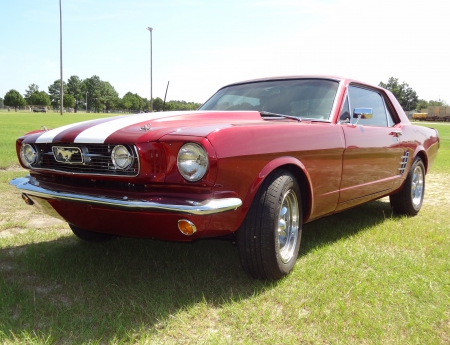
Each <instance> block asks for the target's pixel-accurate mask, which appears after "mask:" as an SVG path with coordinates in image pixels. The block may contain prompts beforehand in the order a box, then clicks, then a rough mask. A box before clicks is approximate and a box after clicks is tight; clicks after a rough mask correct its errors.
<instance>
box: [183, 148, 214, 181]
mask: <svg viewBox="0 0 450 345" xmlns="http://www.w3.org/2000/svg"><path fill="white" fill-rule="evenodd" d="M177 167H178V171H179V172H180V174H181V176H183V178H184V179H185V180H187V181H189V182H197V181H199V180H201V179H202V178H203V177H204V176H205V174H206V172H207V171H208V168H209V158H208V153H207V152H206V150H205V149H204V148H203V146H202V145H200V144H197V143H186V144H184V145H183V146H181V148H180V150H179V151H178V155H177Z"/></svg>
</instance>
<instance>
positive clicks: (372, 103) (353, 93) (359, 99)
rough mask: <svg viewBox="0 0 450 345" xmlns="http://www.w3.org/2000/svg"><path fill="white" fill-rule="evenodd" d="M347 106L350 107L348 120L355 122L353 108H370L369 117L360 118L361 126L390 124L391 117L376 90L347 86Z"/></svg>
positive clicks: (386, 125)
mask: <svg viewBox="0 0 450 345" xmlns="http://www.w3.org/2000/svg"><path fill="white" fill-rule="evenodd" d="M346 102H348V106H349V109H350V122H351V123H356V121H357V119H355V118H353V112H354V109H355V108H369V109H372V118H371V119H362V120H361V121H360V122H359V124H361V125H363V126H378V127H388V126H391V125H392V123H393V121H392V119H389V120H388V116H389V117H390V114H389V112H388V111H387V109H386V104H385V102H384V99H383V97H382V96H381V95H380V94H379V93H378V92H376V91H373V90H369V89H364V88H362V87H356V86H349V88H348V99H347V100H346Z"/></svg>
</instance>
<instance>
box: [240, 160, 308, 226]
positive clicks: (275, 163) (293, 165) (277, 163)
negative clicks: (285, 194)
mask: <svg viewBox="0 0 450 345" xmlns="http://www.w3.org/2000/svg"><path fill="white" fill-rule="evenodd" d="M281 167H283V168H286V169H288V170H291V171H292V172H293V173H294V175H295V176H296V178H297V181H298V183H299V184H300V186H303V188H304V187H305V186H306V187H307V197H306V199H305V198H304V197H302V199H303V201H307V202H308V203H307V206H308V207H307V208H306V209H305V208H304V211H306V212H305V214H303V218H304V219H307V218H308V217H309V214H310V212H311V207H310V205H312V204H313V201H314V200H313V193H312V188H311V186H312V183H311V177H310V176H309V173H308V171H307V170H306V168H305V166H304V165H303V164H302V162H300V161H299V160H298V159H297V158H294V157H290V156H285V157H278V158H276V159H274V160H272V161H270V162H269V163H267V164H266V166H264V168H263V169H262V170H261V171H260V172H259V174H258V176H257V177H256V178H255V180H254V181H253V183H252V186H251V188H250V191H249V193H248V194H247V196H246V197H245V199H244V200H243V203H242V206H243V209H244V210H248V209H249V207H250V205H251V204H252V202H253V199H254V198H255V195H256V193H257V191H258V189H259V188H260V186H261V184H262V183H263V181H264V180H265V178H266V177H267V176H268V175H270V174H271V173H272V172H273V171H275V170H277V169H279V168H281ZM300 174H303V176H300ZM302 182H303V183H302Z"/></svg>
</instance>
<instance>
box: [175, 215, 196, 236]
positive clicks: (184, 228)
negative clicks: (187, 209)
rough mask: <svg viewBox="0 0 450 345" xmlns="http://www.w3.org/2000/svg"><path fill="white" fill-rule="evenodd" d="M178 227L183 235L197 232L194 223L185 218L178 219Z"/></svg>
mask: <svg viewBox="0 0 450 345" xmlns="http://www.w3.org/2000/svg"><path fill="white" fill-rule="evenodd" d="M178 229H179V230H180V231H181V232H182V234H183V235H186V236H190V235H193V234H195V233H196V232H197V228H196V227H195V225H194V223H192V222H190V221H189V220H187V219H180V220H179V221H178Z"/></svg>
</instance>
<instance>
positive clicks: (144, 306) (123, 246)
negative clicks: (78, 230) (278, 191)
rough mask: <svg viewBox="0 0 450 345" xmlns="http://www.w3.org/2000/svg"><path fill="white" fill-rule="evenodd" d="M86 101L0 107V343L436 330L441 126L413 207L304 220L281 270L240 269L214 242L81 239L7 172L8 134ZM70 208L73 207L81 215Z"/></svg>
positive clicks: (433, 336) (448, 150)
mask: <svg viewBox="0 0 450 345" xmlns="http://www.w3.org/2000/svg"><path fill="white" fill-rule="evenodd" d="M88 118H93V117H92V115H89V114H77V115H70V116H66V115H64V116H59V115H57V114H43V115H34V114H33V115H31V114H20V116H19V117H16V116H15V115H14V118H13V117H12V116H11V114H6V115H5V114H4V113H0V128H1V131H2V132H1V136H0V156H1V157H2V161H1V166H2V167H3V168H8V169H6V170H2V171H0V193H1V198H2V201H3V202H2V203H1V212H0V343H2V344H17V343H19V344H418V345H419V344H420V345H422V344H449V343H450V226H449V224H450V215H449V206H450V197H449V195H448V194H449V193H448V191H449V188H450V166H449V162H450V126H447V125H444V124H436V125H430V126H432V127H435V128H437V129H438V130H439V133H440V136H441V148H440V152H439V156H438V159H437V161H436V163H435V165H434V166H433V168H432V170H431V172H430V174H428V175H427V191H426V194H425V201H424V205H423V209H422V211H421V212H420V214H419V215H418V216H416V217H413V218H399V217H396V216H393V215H392V213H391V209H390V206H389V202H388V200H387V199H381V200H378V201H375V202H372V203H369V204H367V205H363V206H361V207H358V208H355V209H352V210H350V211H346V212H342V213H340V214H337V215H334V216H331V217H327V218H323V219H321V220H318V221H315V222H312V223H309V224H306V225H305V226H304V233H303V239H302V247H301V253H300V257H299V259H298V261H297V264H296V266H295V268H294V271H293V272H292V274H290V275H289V276H288V277H286V278H285V279H283V280H281V281H279V282H276V283H268V282H261V281H255V280H252V279H249V278H248V277H247V276H245V274H244V273H243V271H242V269H241V267H240V265H239V259H238V254H237V250H236V248H235V247H233V246H232V245H230V244H229V243H227V242H221V241H215V240H210V241H200V242H196V243H192V244H181V243H168V242H161V241H151V240H138V239H127V238H118V239H115V240H113V241H111V242H108V243H103V244H93V243H82V242H81V241H79V240H78V239H77V238H75V237H74V236H73V235H72V234H71V232H70V230H69V228H68V226H67V225H65V224H64V223H62V222H60V221H57V220H54V219H52V218H49V217H44V216H42V215H41V214H40V213H39V212H38V210H36V209H35V208H33V207H30V206H26V205H25V204H24V202H23V201H22V200H21V198H20V193H18V192H16V191H15V190H14V189H13V188H11V187H10V186H8V181H9V180H10V179H11V178H12V177H14V176H23V175H24V174H25V173H26V171H25V170H19V169H11V167H14V165H16V164H17V163H16V157H15V153H14V140H15V139H16V137H17V136H19V135H21V134H23V133H24V132H26V131H28V130H30V129H34V128H38V127H40V126H41V125H46V126H47V127H55V126H57V125H62V124H66V123H69V122H74V121H78V120H80V121H82V120H86V119H88ZM80 216H82V215H80Z"/></svg>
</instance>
